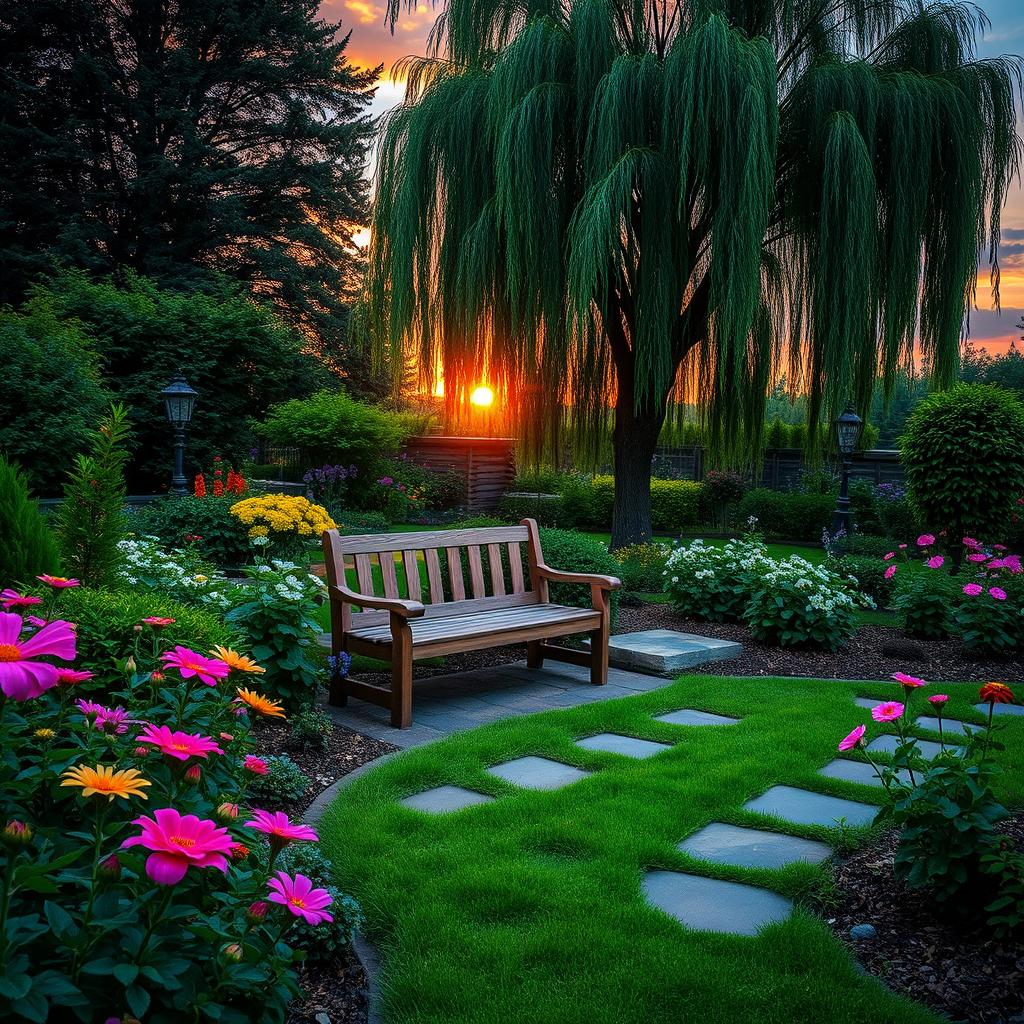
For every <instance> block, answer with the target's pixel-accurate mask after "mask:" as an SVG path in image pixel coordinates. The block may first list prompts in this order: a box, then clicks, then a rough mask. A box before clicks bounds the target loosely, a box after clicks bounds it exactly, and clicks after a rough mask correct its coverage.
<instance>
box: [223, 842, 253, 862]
mask: <svg viewBox="0 0 1024 1024" xmlns="http://www.w3.org/2000/svg"><path fill="white" fill-rule="evenodd" d="M228 856H229V857H230V858H231V859H232V860H245V858H246V857H248V856H249V847H248V846H246V845H245V843H232V844H231V849H230V850H229V851H228Z"/></svg>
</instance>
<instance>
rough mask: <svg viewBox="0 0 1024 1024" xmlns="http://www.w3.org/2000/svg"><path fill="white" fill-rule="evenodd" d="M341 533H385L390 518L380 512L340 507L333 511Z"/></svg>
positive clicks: (388, 526)
mask: <svg viewBox="0 0 1024 1024" xmlns="http://www.w3.org/2000/svg"><path fill="white" fill-rule="evenodd" d="M333 518H334V519H336V520H337V521H338V529H339V531H340V532H341V533H345V534H353V533H387V532H388V530H390V529H391V520H390V519H388V517H387V516H386V515H384V514H383V513H382V512H366V511H364V510H362V509H352V508H347V509H341V510H340V511H338V512H336V513H333Z"/></svg>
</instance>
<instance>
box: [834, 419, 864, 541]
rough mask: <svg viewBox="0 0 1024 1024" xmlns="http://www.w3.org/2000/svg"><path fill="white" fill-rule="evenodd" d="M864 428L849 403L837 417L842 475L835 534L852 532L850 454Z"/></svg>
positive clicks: (837, 437) (835, 515)
mask: <svg viewBox="0 0 1024 1024" xmlns="http://www.w3.org/2000/svg"><path fill="white" fill-rule="evenodd" d="M863 429H864V421H863V420H862V419H861V418H860V417H859V416H858V415H857V414H856V413H855V412H854V411H853V406H852V405H848V406H847V407H846V409H845V410H844V411H843V412H842V413H841V414H840V415H839V416H837V417H836V422H835V431H836V447H837V448H838V449H839V457H840V459H841V460H842V476H841V478H840V482H839V500H838V501H837V502H836V510H835V512H834V513H833V514H832V533H833V535H835V534H837V533H839V532H840V531H842V532H843V533H844V534H845V535H846V536H847V537H849V536H850V533H851V532H852V527H853V521H852V519H851V516H850V456H851V455H853V453H854V452H855V451H856V450H857V444H858V442H859V441H860V435H861V431H862V430H863Z"/></svg>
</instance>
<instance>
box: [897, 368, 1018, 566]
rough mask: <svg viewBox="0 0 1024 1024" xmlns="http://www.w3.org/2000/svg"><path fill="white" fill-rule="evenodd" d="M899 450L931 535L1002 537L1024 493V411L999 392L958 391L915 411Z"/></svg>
mask: <svg viewBox="0 0 1024 1024" xmlns="http://www.w3.org/2000/svg"><path fill="white" fill-rule="evenodd" d="M900 450H901V454H902V460H903V468H904V472H905V473H906V478H907V490H908V492H909V495H910V498H911V500H912V502H913V503H914V506H915V508H916V509H917V511H918V512H919V514H920V516H921V518H922V520H923V521H925V522H927V523H928V525H929V527H932V528H933V529H935V530H936V531H942V530H945V531H946V533H947V535H948V536H949V538H950V539H951V540H959V539H960V538H961V537H963V536H964V534H970V535H971V536H974V537H991V536H995V535H996V534H997V533H998V531H999V530H1000V529H1001V527H1002V526H1003V525H1004V523H1005V521H1006V519H1007V518H1008V517H1009V515H1010V512H1011V510H1012V507H1013V503H1014V502H1015V500H1016V499H1017V497H1018V496H1019V495H1020V493H1021V491H1022V490H1024V405H1022V404H1021V402H1020V400H1019V399H1018V398H1017V397H1016V396H1015V395H1013V394H1012V393H1010V392H1008V391H1004V390H1003V389H1002V388H1000V387H997V386H995V385H991V384H956V385H954V386H953V387H952V388H950V389H949V390H948V391H943V392H940V393H938V394H934V395H929V396H927V397H926V398H924V399H923V400H922V401H921V402H920V403H919V404H918V405H917V406H916V407H915V409H914V411H913V412H912V413H911V414H910V418H909V419H908V420H907V425H906V429H905V431H904V433H903V437H902V438H901V442H900ZM954 557H955V558H957V559H959V550H956V551H955V552H954Z"/></svg>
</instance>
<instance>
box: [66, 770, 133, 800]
mask: <svg viewBox="0 0 1024 1024" xmlns="http://www.w3.org/2000/svg"><path fill="white" fill-rule="evenodd" d="M61 778H62V779H63V780H64V781H63V782H62V783H61V785H62V786H81V787H82V796H105V797H107V799H108V800H110V801H113V799H114V797H116V796H119V797H121V798H122V799H123V800H127V799H128V797H130V796H139V797H142V799H143V800H147V799H149V798H148V797H147V796H146V794H145V793H144V792H143V789H144V788H145V787H146V786H151V785H152V783H151V782H150V781H149V779H144V778H143V777H142V772H140V771H139V770H138V769H137V768H122V769H121V770H120V771H115V770H114V768H113V766H111V765H103V764H98V765H96V767H95V768H90V767H88V765H84V764H80V765H76V766H75V767H74V768H69V769H68V770H67V771H66V772H64V773H63V774H62V775H61Z"/></svg>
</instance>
